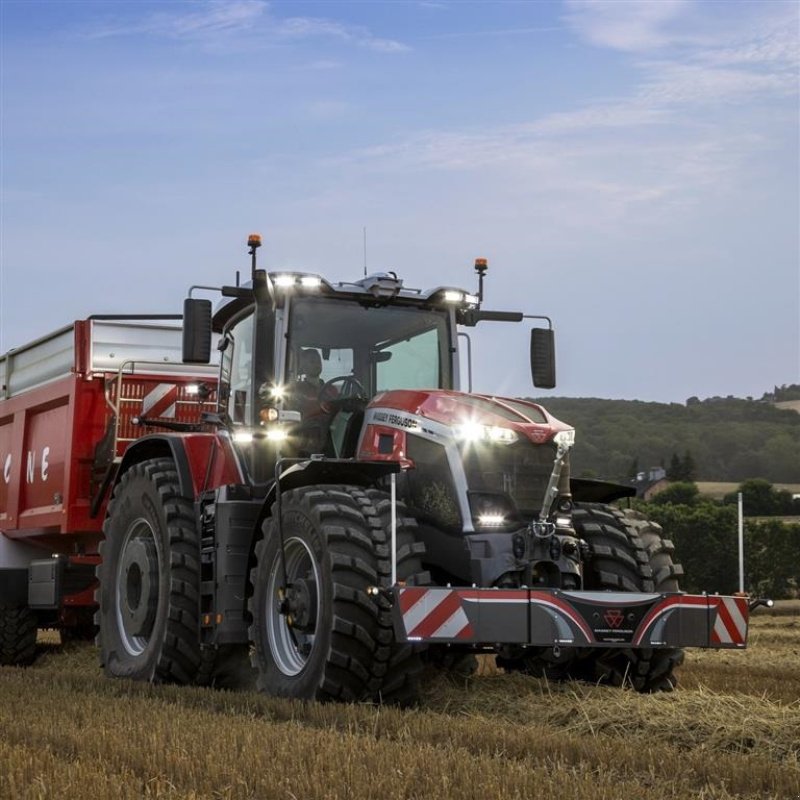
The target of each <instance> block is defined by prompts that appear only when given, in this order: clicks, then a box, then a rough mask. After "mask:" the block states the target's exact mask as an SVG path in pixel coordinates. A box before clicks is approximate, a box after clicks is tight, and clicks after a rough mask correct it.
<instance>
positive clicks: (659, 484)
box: [631, 467, 669, 501]
mask: <svg viewBox="0 0 800 800" xmlns="http://www.w3.org/2000/svg"><path fill="white" fill-rule="evenodd" d="M631 485H632V486H633V487H634V488H635V489H636V496H637V497H638V498H640V499H641V500H645V501H647V500H650V499H651V498H652V497H653V495H656V494H658V493H659V492H663V491H664V489H666V488H667V486H669V481H668V480H667V471H666V470H665V469H664V467H650V469H649V470H647V471H646V472H637V473H636V479H635V480H632V481H631Z"/></svg>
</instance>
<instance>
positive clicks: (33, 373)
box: [0, 325, 75, 397]
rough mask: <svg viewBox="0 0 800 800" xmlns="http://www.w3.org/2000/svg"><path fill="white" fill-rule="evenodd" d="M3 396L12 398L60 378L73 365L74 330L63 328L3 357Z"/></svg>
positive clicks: (67, 372) (69, 370)
mask: <svg viewBox="0 0 800 800" xmlns="http://www.w3.org/2000/svg"><path fill="white" fill-rule="evenodd" d="M3 362H4V366H3V368H2V369H0V371H2V372H3V373H4V379H3V381H2V385H4V386H5V387H6V389H5V392H4V395H5V396H6V397H14V396H15V395H18V394H20V393H21V392H25V391H28V390H29V389H35V388H36V387H37V386H42V385H44V384H46V383H49V382H50V381H54V380H57V379H58V378H63V377H65V376H67V375H69V374H70V373H71V372H72V369H73V367H74V365H75V333H74V326H72V325H70V326H69V327H67V328H62V329H61V330H58V331H56V332H55V333H53V334H51V335H50V336H47V337H44V338H42V339H38V340H37V341H35V342H32V343H31V344H29V345H26V346H24V347H21V348H19V349H17V350H11V351H10V352H8V353H6V355H5V356H3Z"/></svg>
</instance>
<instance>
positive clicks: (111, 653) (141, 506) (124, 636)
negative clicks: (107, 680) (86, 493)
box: [97, 458, 200, 684]
mask: <svg viewBox="0 0 800 800" xmlns="http://www.w3.org/2000/svg"><path fill="white" fill-rule="evenodd" d="M103 532H104V534H105V540H104V541H103V542H101V544H100V555H101V556H102V563H101V564H100V566H99V567H98V568H97V577H98V579H99V583H100V586H99V589H98V598H97V599H98V603H99V611H98V613H97V623H98V625H99V634H98V644H99V646H100V662H101V664H102V666H103V667H104V669H105V672H106V675H108V676H109V677H115V678H131V679H133V680H140V681H150V682H153V683H161V682H171V683H179V684H189V683H192V682H193V681H194V679H195V678H196V676H197V673H198V669H199V666H200V643H199V636H198V631H199V614H200V601H199V597H200V595H199V587H200V545H199V540H198V534H197V529H196V526H195V520H194V510H193V508H192V504H191V503H190V502H189V501H188V500H187V499H186V498H184V497H183V496H182V495H181V494H180V486H179V481H178V474H177V472H176V470H175V465H174V463H173V462H172V460H171V459H168V458H158V459H150V460H148V461H143V462H141V463H139V464H135V465H134V466H132V467H131V468H130V469H129V470H128V471H127V472H126V473H125V474H124V475H123V476H122V478H121V480H120V482H119V484H118V485H117V487H116V489H115V490H114V494H113V496H112V499H111V503H110V504H109V511H108V517H107V519H106V522H105V525H104V526H103Z"/></svg>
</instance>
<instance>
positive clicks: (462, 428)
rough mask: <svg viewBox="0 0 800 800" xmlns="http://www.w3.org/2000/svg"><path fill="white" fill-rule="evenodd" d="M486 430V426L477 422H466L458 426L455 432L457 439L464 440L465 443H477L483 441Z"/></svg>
mask: <svg viewBox="0 0 800 800" xmlns="http://www.w3.org/2000/svg"><path fill="white" fill-rule="evenodd" d="M484 428H485V426H484V425H479V424H478V423H477V422H465V423H463V424H462V425H456V426H455V428H454V429H453V432H454V433H455V435H456V438H457V439H463V440H464V441H465V442H477V441H479V440H480V439H483V431H484Z"/></svg>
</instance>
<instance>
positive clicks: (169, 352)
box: [90, 320, 219, 377]
mask: <svg viewBox="0 0 800 800" xmlns="http://www.w3.org/2000/svg"><path fill="white" fill-rule="evenodd" d="M182 336H183V333H182V328H180V327H176V326H174V325H154V324H149V325H143V324H141V323H139V324H137V323H135V322H133V321H131V322H126V321H124V320H93V321H92V344H91V348H92V350H91V361H90V363H91V369H92V371H93V372H116V371H117V370H119V368H120V367H121V366H122V365H123V364H125V363H126V362H131V361H134V362H136V361H142V362H144V361H146V362H151V363H148V364H147V367H146V368H144V367H142V368H141V369H140V370H137V371H141V372H147V373H150V374H160V373H164V374H169V375H202V376H205V377H214V376H216V374H217V372H218V370H219V366H218V365H219V351H218V350H217V349H216V340H215V341H213V342H212V345H213V346H212V348H211V358H212V363H211V364H209V365H208V366H206V365H204V364H183V363H181V342H182ZM153 362H155V363H153ZM159 363H163V365H164V366H163V367H159Z"/></svg>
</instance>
